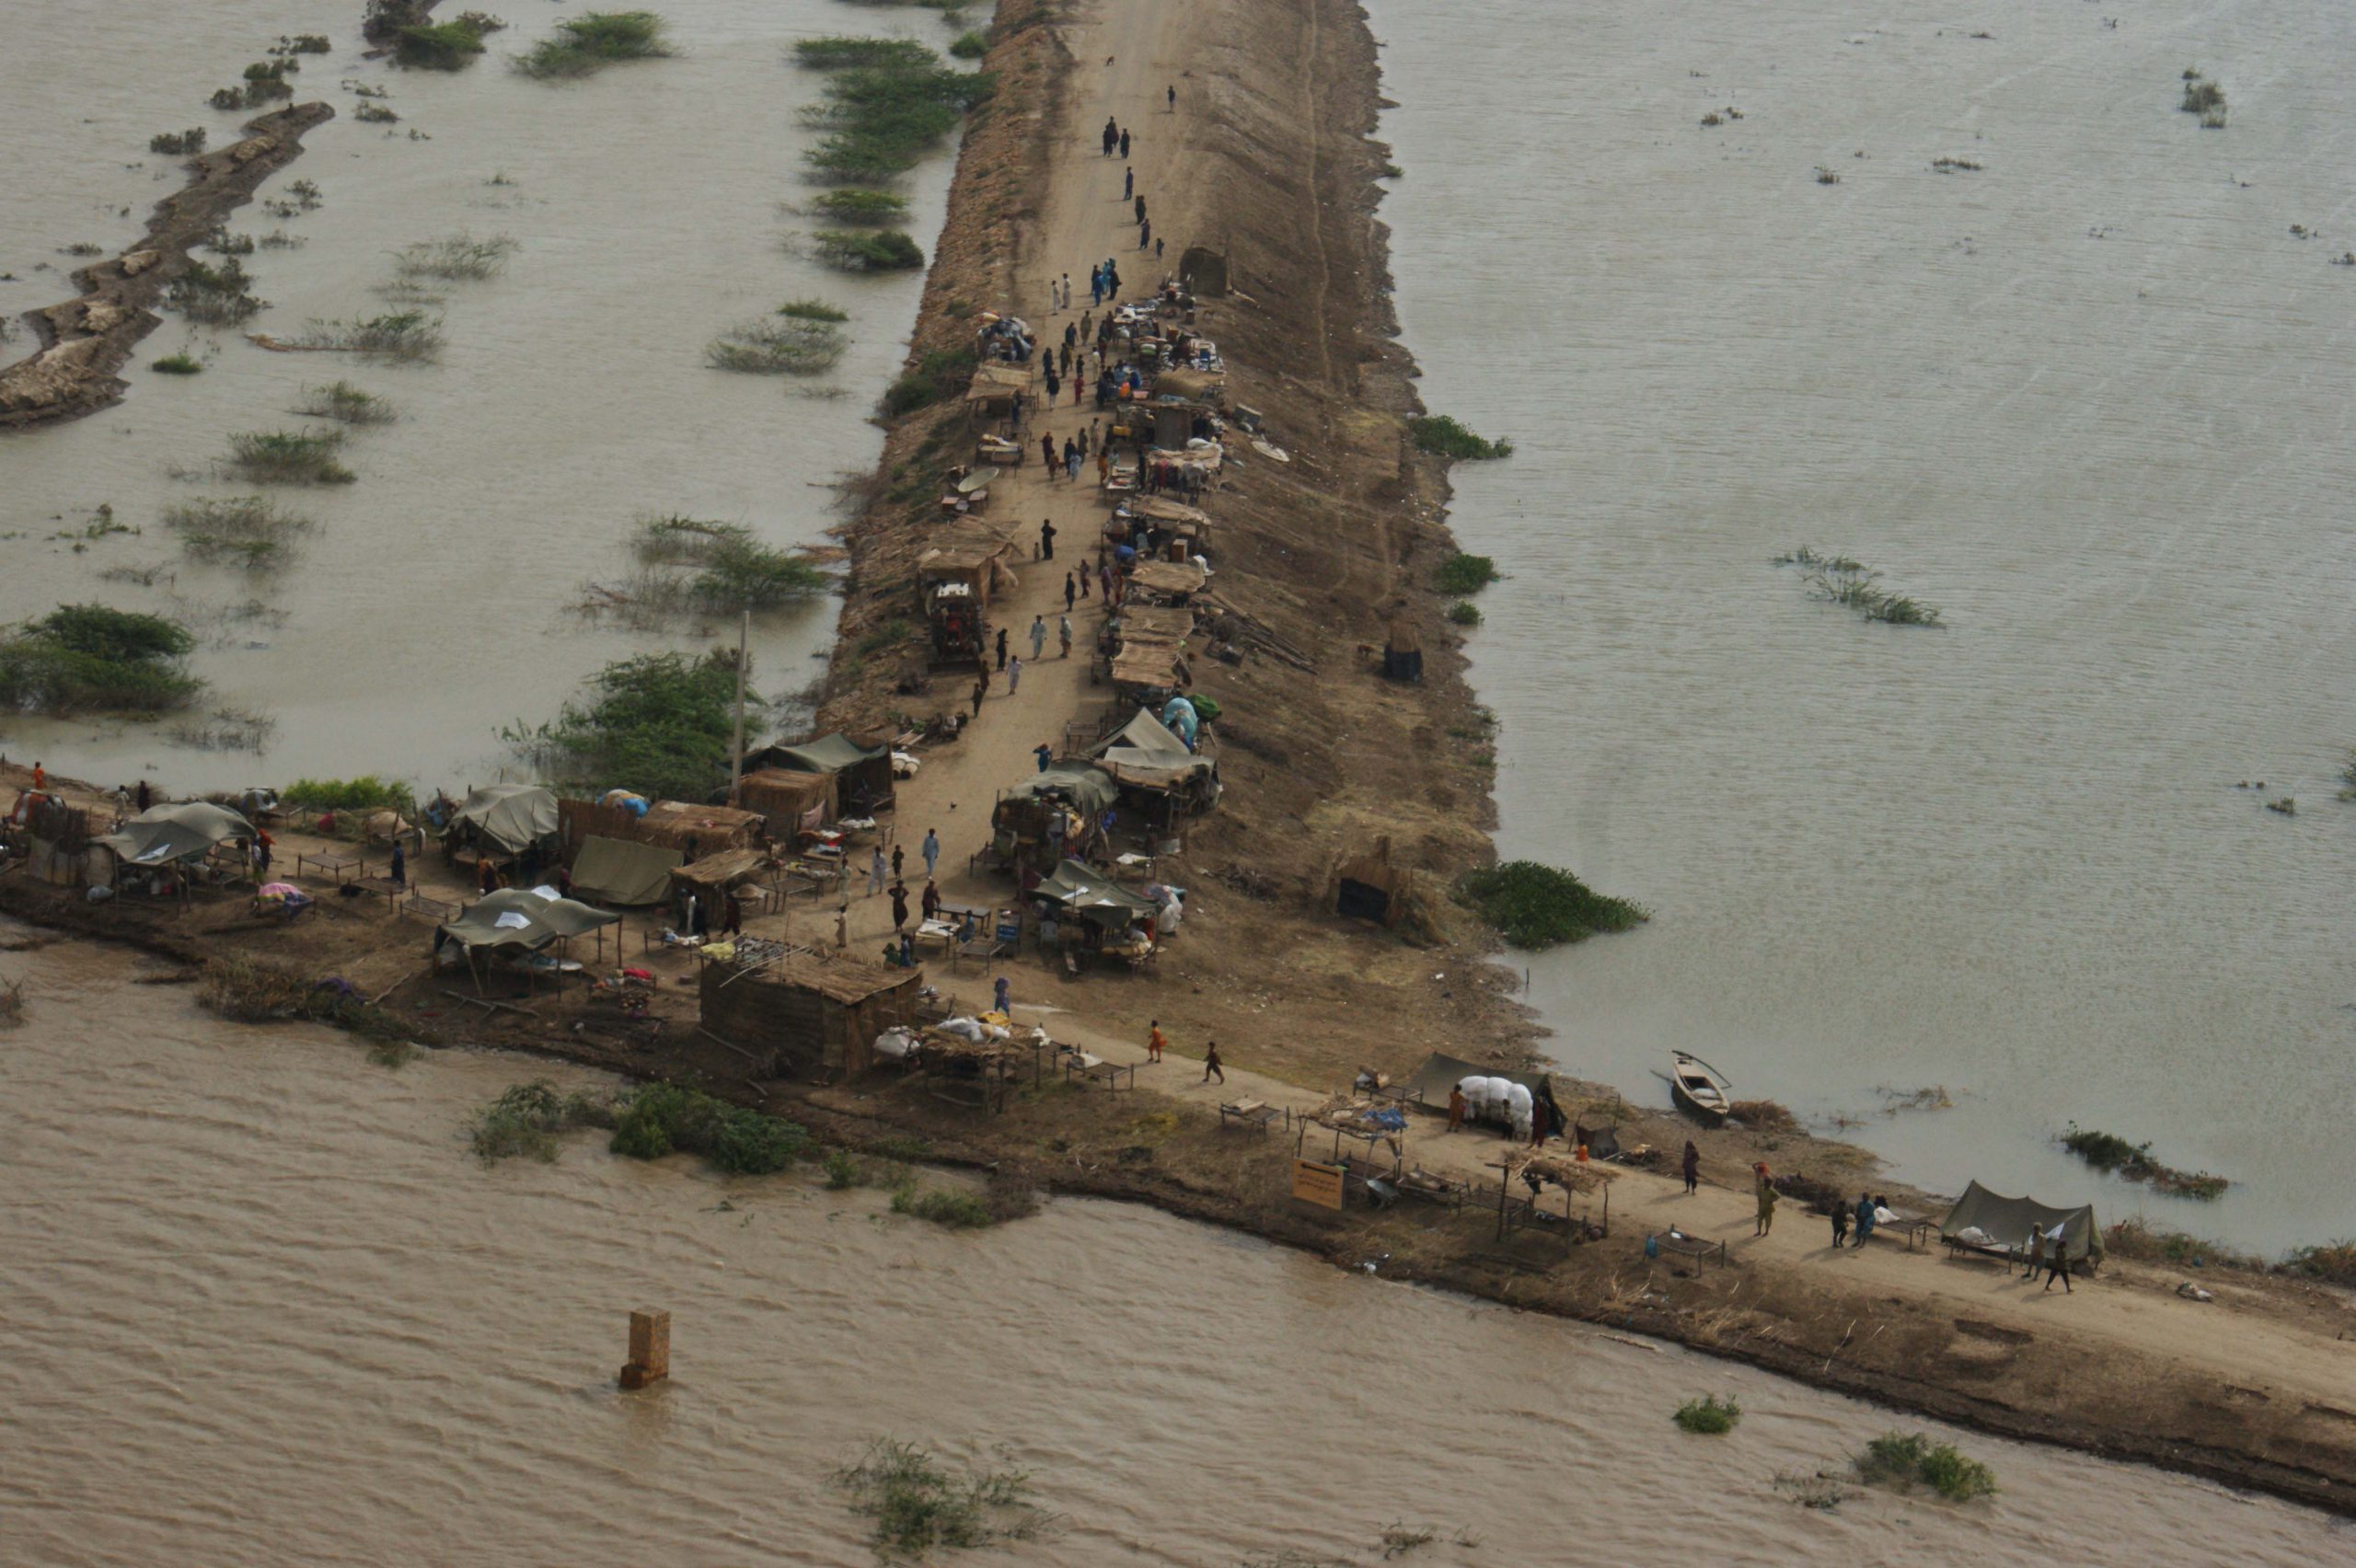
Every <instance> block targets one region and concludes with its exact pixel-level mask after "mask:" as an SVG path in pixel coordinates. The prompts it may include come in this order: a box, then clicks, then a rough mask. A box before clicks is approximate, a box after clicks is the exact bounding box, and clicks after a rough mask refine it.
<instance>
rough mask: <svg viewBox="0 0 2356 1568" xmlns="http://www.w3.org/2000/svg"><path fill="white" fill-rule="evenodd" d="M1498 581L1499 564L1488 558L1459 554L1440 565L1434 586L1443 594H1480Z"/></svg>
mask: <svg viewBox="0 0 2356 1568" xmlns="http://www.w3.org/2000/svg"><path fill="white" fill-rule="evenodd" d="M1496 580H1497V563H1496V561H1494V560H1491V559H1489V558H1488V557H1487V556H1478V555H1465V554H1463V553H1462V552H1461V551H1460V552H1459V553H1457V554H1455V555H1452V556H1450V557H1449V558H1448V559H1446V560H1444V561H1442V562H1440V563H1439V576H1438V579H1437V580H1436V582H1435V583H1434V585H1435V586H1436V587H1438V589H1439V591H1440V592H1441V593H1443V594H1478V593H1479V592H1480V591H1481V590H1482V589H1484V588H1486V587H1487V586H1488V585H1489V584H1490V583H1492V582H1496Z"/></svg>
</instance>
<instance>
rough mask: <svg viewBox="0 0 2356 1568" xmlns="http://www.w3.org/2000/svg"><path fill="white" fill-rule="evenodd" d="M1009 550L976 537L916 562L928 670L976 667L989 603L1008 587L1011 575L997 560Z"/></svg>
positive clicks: (933, 551)
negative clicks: (929, 667)
mask: <svg viewBox="0 0 2356 1568" xmlns="http://www.w3.org/2000/svg"><path fill="white" fill-rule="evenodd" d="M1012 548H1013V547H1012V546H1011V545H1010V544H1008V543H1007V542H1006V541H1005V540H1003V539H1000V538H998V537H996V536H975V537H968V538H960V539H955V540H952V541H950V542H947V543H944V544H941V545H939V546H937V547H935V548H931V549H929V550H927V551H925V552H924V553H923V554H922V555H920V556H918V557H917V593H918V595H919V596H920V597H921V598H922V600H923V602H924V618H925V628H926V631H927V633H928V641H927V649H928V657H929V659H930V663H931V665H932V667H933V668H934V669H937V670H938V669H952V668H956V667H959V666H962V665H967V664H971V665H974V666H975V667H976V668H978V667H979V666H980V664H981V662H982V657H983V640H984V638H985V637H986V636H987V633H988V630H989V627H988V618H987V617H988V614H989V607H990V597H991V595H992V594H996V593H997V592H998V591H999V590H1000V589H1001V588H1005V587H1010V586H1011V585H1012V581H1013V573H1012V571H1011V570H1010V569H1009V568H1008V567H1007V565H1006V564H1005V562H1004V560H1003V559H1001V558H1002V557H1004V556H1005V555H1007V554H1008V553H1009V552H1010V551H1011V549H1012Z"/></svg>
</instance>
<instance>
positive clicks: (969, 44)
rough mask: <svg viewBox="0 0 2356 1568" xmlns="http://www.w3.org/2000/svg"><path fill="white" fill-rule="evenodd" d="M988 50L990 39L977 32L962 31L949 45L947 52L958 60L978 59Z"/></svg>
mask: <svg viewBox="0 0 2356 1568" xmlns="http://www.w3.org/2000/svg"><path fill="white" fill-rule="evenodd" d="M949 52H950V53H952V54H953V55H955V56H956V57H957V58H958V59H960V60H979V59H980V58H981V57H982V56H983V55H985V54H987V53H988V52H990V40H988V39H987V38H985V37H983V36H982V35H981V34H980V33H977V32H964V33H959V34H958V35H957V40H956V41H955V42H954V43H952V44H951V45H950V46H949Z"/></svg>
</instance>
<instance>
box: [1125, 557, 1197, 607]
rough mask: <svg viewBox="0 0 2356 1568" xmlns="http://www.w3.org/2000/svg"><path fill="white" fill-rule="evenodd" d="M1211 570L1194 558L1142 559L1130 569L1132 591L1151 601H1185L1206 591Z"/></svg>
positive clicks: (1162, 602) (1157, 603)
mask: <svg viewBox="0 0 2356 1568" xmlns="http://www.w3.org/2000/svg"><path fill="white" fill-rule="evenodd" d="M1209 579H1210V573H1209V572H1207V571H1204V570H1203V569H1202V568H1201V567H1200V566H1198V565H1196V564H1195V562H1193V561H1191V560H1141V561H1139V562H1138V563H1137V565H1136V566H1134V567H1132V568H1130V569H1129V593H1130V594H1132V595H1136V596H1141V597H1143V598H1144V599H1145V600H1146V602H1147V603H1148V604H1156V605H1183V604H1184V603H1186V601H1187V600H1189V599H1191V598H1193V597H1194V596H1195V594H1199V593H1201V592H1202V589H1203V584H1204V583H1205V582H1207V581H1209Z"/></svg>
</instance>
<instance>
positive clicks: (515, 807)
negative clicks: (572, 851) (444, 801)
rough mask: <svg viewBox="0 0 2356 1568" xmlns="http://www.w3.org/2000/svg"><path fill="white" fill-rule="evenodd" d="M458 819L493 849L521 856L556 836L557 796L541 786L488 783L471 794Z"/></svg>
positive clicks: (468, 793)
mask: <svg viewBox="0 0 2356 1568" xmlns="http://www.w3.org/2000/svg"><path fill="white" fill-rule="evenodd" d="M456 821H458V822H460V823H464V824H468V826H470V827H472V828H473V829H474V832H475V836H476V837H477V838H479V839H480V840H481V841H482V842H484V843H486V844H488V845H490V846H491V847H492V848H494V849H498V850H501V851H502V852H503V853H505V854H509V855H520V854H522V853H523V852H524V851H525V849H528V848H530V847H532V846H533V845H535V844H537V843H539V842H541V841H542V840H544V839H549V838H554V837H555V836H556V826H557V816H556V795H555V794H554V793H553V792H552V791H550V790H544V789H542V788H540V786H538V785H537V784H485V785H483V786H482V787H481V788H480V789H477V790H468V791H467V803H466V804H465V805H463V806H460V807H459V808H458V814H457V817H456Z"/></svg>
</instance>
